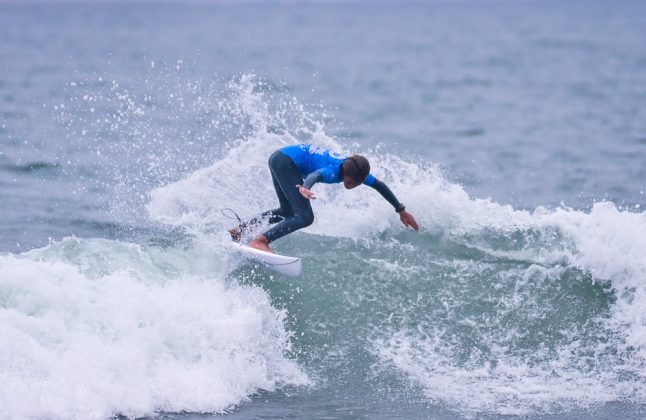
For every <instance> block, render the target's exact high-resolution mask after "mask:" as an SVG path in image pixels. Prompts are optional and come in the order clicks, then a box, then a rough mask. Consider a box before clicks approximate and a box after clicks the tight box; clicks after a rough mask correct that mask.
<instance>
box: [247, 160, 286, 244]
mask: <svg viewBox="0 0 646 420" xmlns="http://www.w3.org/2000/svg"><path fill="white" fill-rule="evenodd" d="M271 180H272V181H273V183H274V189H275V190H276V195H277V196H278V203H279V204H280V207H279V208H277V209H273V210H267V211H265V212H263V213H261V214H259V215H257V216H255V217H254V218H253V219H250V220H247V221H246V222H242V223H240V225H238V228H240V230H242V231H244V230H247V229H249V228H251V229H253V228H255V227H257V226H260V225H261V224H262V223H263V221H265V220H266V221H268V222H269V223H271V224H274V223H278V222H282V221H283V220H284V219H285V218H287V217H291V216H293V215H294V211H293V210H292V207H291V206H290V205H289V201H288V200H287V197H285V194H283V190H282V189H281V188H280V184H279V183H278V180H277V179H276V176H274V174H273V173H272V174H271Z"/></svg>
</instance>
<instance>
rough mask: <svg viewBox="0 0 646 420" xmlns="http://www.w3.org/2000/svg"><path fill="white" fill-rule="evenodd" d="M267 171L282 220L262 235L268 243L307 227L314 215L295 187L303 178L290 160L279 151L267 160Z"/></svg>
mask: <svg viewBox="0 0 646 420" xmlns="http://www.w3.org/2000/svg"><path fill="white" fill-rule="evenodd" d="M269 169H270V170H271V174H272V178H273V179H274V187H276V194H277V195H278V201H279V202H280V209H279V210H280V216H283V217H284V219H283V220H282V221H281V222H280V223H278V224H277V225H276V226H274V227H272V228H271V229H269V230H267V231H266V232H265V233H263V235H264V236H265V237H266V238H267V240H268V241H269V242H272V241H275V240H276V239H278V238H280V237H283V236H285V235H287V234H288V233H291V232H294V231H295V230H298V229H302V228H304V227H306V226H309V225H311V224H312V222H314V213H313V212H312V205H311V204H310V200H308V199H307V198H305V197H303V196H302V195H301V193H300V192H298V188H296V185H297V184H298V185H300V184H302V183H303V178H302V175H301V173H300V172H299V170H298V168H297V167H296V164H295V163H294V161H292V159H291V158H290V157H289V156H287V155H285V154H283V153H282V152H280V151H276V152H274V154H272V155H271V157H270V158H269Z"/></svg>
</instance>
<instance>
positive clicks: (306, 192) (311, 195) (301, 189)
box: [296, 185, 316, 200]
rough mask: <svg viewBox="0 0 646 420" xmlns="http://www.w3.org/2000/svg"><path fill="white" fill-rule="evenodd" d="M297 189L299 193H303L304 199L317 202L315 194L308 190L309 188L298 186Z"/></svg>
mask: <svg viewBox="0 0 646 420" xmlns="http://www.w3.org/2000/svg"><path fill="white" fill-rule="evenodd" d="M296 188H298V192H299V193H301V195H302V196H303V197H305V198H307V199H308V200H316V196H315V195H314V193H313V192H312V191H310V190H308V189H307V188H305V187H304V186H302V185H296Z"/></svg>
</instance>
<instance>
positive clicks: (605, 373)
mask: <svg viewBox="0 0 646 420" xmlns="http://www.w3.org/2000/svg"><path fill="white" fill-rule="evenodd" d="M254 83H255V82H254V79H253V78H252V77H242V78H241V80H240V82H239V84H238V85H237V88H238V89H239V90H238V93H239V101H240V104H241V109H242V110H243V113H245V115H246V117H247V118H248V119H249V121H251V125H252V126H253V127H254V130H253V131H252V132H251V133H250V134H249V136H247V137H245V138H243V139H240V140H239V141H238V142H237V143H235V144H233V145H232V147H231V148H230V149H229V150H227V151H226V153H225V154H224V155H223V156H222V157H221V158H219V159H218V160H216V161H215V162H214V163H213V164H212V165H210V166H208V167H206V168H204V169H201V170H198V171H196V172H194V173H192V174H190V175H189V176H187V177H186V178H184V179H182V180H180V181H177V182H174V183H171V184H168V185H166V186H163V187H160V188H157V189H155V190H153V191H152V194H151V200H150V202H149V203H148V205H147V208H148V211H149V214H150V216H151V217H152V218H153V219H155V220H158V221H160V222H163V223H165V224H169V225H172V226H176V227H177V226H179V227H182V228H186V229H189V230H191V231H194V232H199V231H210V230H212V229H214V227H217V229H222V228H224V227H225V226H226V225H227V220H226V219H223V218H222V216H221V214H220V211H219V209H220V208H221V207H223V206H226V207H233V208H235V209H237V210H238V211H239V212H240V213H241V215H242V216H244V217H249V216H251V215H253V214H255V213H257V212H259V211H261V210H265V209H269V208H272V207H273V206H275V201H276V198H275V197H274V193H273V190H272V188H271V185H270V184H269V182H268V179H269V174H268V169H267V164H266V160H267V157H268V156H269V155H270V154H271V152H273V151H274V150H275V149H276V148H278V147H280V146H283V145H286V144H292V143H294V142H297V141H299V139H300V138H302V136H300V137H299V134H300V135H302V134H303V133H302V131H305V130H304V128H305V127H301V128H302V129H303V130H302V131H300V132H298V133H296V132H294V131H291V132H290V131H285V132H282V133H276V132H275V130H271V129H270V128H271V127H270V126H269V125H268V123H267V122H268V121H271V120H272V119H275V117H276V115H272V114H271V113H270V111H268V107H267V106H266V104H264V102H263V96H262V93H259V92H257V90H256V89H254V86H255V85H254ZM259 104H260V105H259ZM306 117H307V116H305V115H304V116H303V121H306V120H307V118H306ZM307 125H308V126H310V127H313V129H309V130H308V131H307V140H308V141H311V142H313V143H316V144H319V145H322V146H325V147H331V148H334V149H336V150H340V151H344V152H357V150H356V147H357V146H356V145H346V144H342V143H340V142H338V141H336V140H335V139H333V138H331V137H329V136H327V135H326V134H325V131H324V130H323V128H322V124H316V123H314V122H312V121H309V123H308V124H307ZM360 152H361V153H362V154H365V155H366V156H367V157H368V158H369V159H370V161H371V166H372V168H373V171H372V172H373V173H374V174H375V175H376V176H377V177H378V178H380V179H382V180H384V181H385V182H387V183H388V185H389V186H390V187H391V188H392V189H393V191H395V192H396V194H397V195H398V197H399V198H400V200H401V201H402V202H404V203H406V205H407V208H408V209H410V211H411V212H412V213H413V214H414V215H415V216H416V217H417V219H418V222H419V223H420V225H421V226H423V229H422V231H421V232H420V233H419V234H415V233H413V232H410V231H406V230H404V229H403V228H402V227H401V225H400V224H399V221H398V220H397V218H396V216H395V215H394V213H393V212H392V209H391V208H390V207H389V205H388V204H387V203H386V202H385V201H383V200H382V199H381V197H379V196H378V194H376V193H374V192H373V191H371V190H370V189H369V188H358V189H357V190H353V191H351V192H348V191H345V190H343V189H342V188H338V186H337V187H335V186H327V185H318V186H317V187H316V193H317V196H318V197H319V198H318V199H317V200H316V202H314V203H313V206H314V211H315V215H316V220H315V223H314V224H313V225H312V226H311V227H310V228H308V229H306V230H305V231H304V232H300V233H297V234H294V235H291V237H290V238H289V239H288V240H283V241H278V242H277V243H276V246H277V247H278V250H279V251H284V252H286V253H290V254H299V255H301V256H302V257H303V258H304V259H305V275H304V278H303V280H302V282H300V281H299V291H300V294H298V295H297V299H298V300H300V301H302V306H303V307H305V308H307V309H308V311H306V310H305V309H304V308H303V307H301V306H297V307H291V306H293V305H294V304H293V303H291V304H290V306H288V307H289V311H290V313H291V312H295V315H297V316H298V318H299V319H300V321H299V322H298V323H297V325H296V327H297V328H299V329H302V331H300V333H303V334H306V335H309V336H310V340H311V343H310V344H309V345H310V346H312V348H310V349H309V350H308V351H311V352H315V353H317V354H318V353H319V352H320V351H316V350H315V349H314V347H315V346H316V345H323V344H324V345H329V346H331V347H333V348H334V349H335V351H334V353H335V354H336V353H343V354H344V355H345V356H344V357H347V358H348V359H350V360H347V361H346V362H345V363H347V367H346V369H347V371H346V373H344V374H342V375H340V377H346V376H354V377H355V379H357V378H356V376H357V374H356V372H357V371H362V369H366V370H368V371H371V372H373V373H374V372H378V373H377V377H378V378H381V379H377V382H379V381H384V379H383V378H384V377H386V376H388V375H390V374H394V375H395V376H398V377H399V378H400V379H403V380H404V382H405V383H406V382H408V381H410V383H412V384H414V387H416V388H418V389H421V392H422V393H423V395H425V397H426V398H427V399H428V400H429V401H431V402H435V403H440V404H442V405H445V406H448V407H450V408H451V409H455V410H457V411H458V412H461V413H463V414H469V413H471V414H473V413H482V412H491V413H496V414H502V415H505V414H521V415H524V414H532V413H549V412H553V411H555V410H564V409H576V408H581V407H591V406H596V405H599V404H603V403H607V402H615V401H623V402H626V401H627V402H633V403H638V404H643V403H644V402H646V391H645V390H646V387H645V385H646V327H645V325H646V316H645V315H644V313H643V308H644V307H646V282H645V280H646V260H645V259H644V257H643V253H644V250H646V213H643V212H642V213H640V212H634V211H622V210H619V209H617V208H616V206H615V205H614V204H612V203H609V202H598V203H596V204H594V206H593V207H592V209H591V210H590V211H588V212H584V211H579V210H574V209H571V208H556V209H552V210H549V209H546V208H542V207H539V208H537V209H535V210H534V211H524V210H515V209H514V208H512V207H511V206H508V205H500V204H498V203H495V202H492V201H491V200H483V199H477V198H471V197H469V195H468V194H467V193H466V192H465V191H464V190H463V189H462V188H461V187H460V186H459V185H457V184H454V183H451V182H450V181H448V180H447V179H446V178H445V177H444V176H443V174H442V173H441V172H440V171H439V170H437V168H435V167H434V165H432V164H430V163H428V162H423V161H421V160H417V161H414V160H411V159H405V158H402V157H399V156H397V155H394V154H391V153H388V152H387V151H385V150H383V149H382V148H380V147H375V148H373V149H371V150H365V149H364V150H361V151H360ZM229 223H230V222H229ZM276 293H278V292H277V291H276ZM292 297H293V296H292ZM301 344H302V345H305V343H303V342H302V343H301ZM331 354H332V352H330V353H329V354H328V356H330V357H331ZM337 357H338V356H337ZM331 358H332V359H336V357H331ZM367 360H372V362H367ZM309 363H311V360H309V361H308V360H306V361H305V364H306V365H307V364H309ZM330 363H331V362H330ZM328 368H329V369H332V367H331V366H329V367H328ZM323 370H326V369H325V368H323ZM349 371H353V372H354V373H349ZM327 374H328V375H329V371H327ZM334 376H337V375H334ZM357 380H358V379H357ZM410 383H409V385H405V386H408V387H410ZM382 386H385V385H383V384H382Z"/></svg>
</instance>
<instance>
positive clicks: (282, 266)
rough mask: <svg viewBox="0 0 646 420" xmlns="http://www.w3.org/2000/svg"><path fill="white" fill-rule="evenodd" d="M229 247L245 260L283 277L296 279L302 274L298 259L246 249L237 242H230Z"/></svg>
mask: <svg viewBox="0 0 646 420" xmlns="http://www.w3.org/2000/svg"><path fill="white" fill-rule="evenodd" d="M231 246H232V247H233V249H234V250H236V251H237V252H239V253H240V254H242V255H243V256H245V257H246V258H249V259H252V260H254V261H258V262H259V263H261V264H263V265H266V266H267V267H269V268H271V269H272V270H274V271H277V272H279V273H280V274H284V275H285V276H289V277H298V276H300V275H301V273H302V272H303V264H302V262H301V259H300V258H296V257H288V256H285V255H278V254H272V253H271V252H265V251H261V250H259V249H255V248H251V247H248V246H247V245H243V244H241V243H239V242H231Z"/></svg>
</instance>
